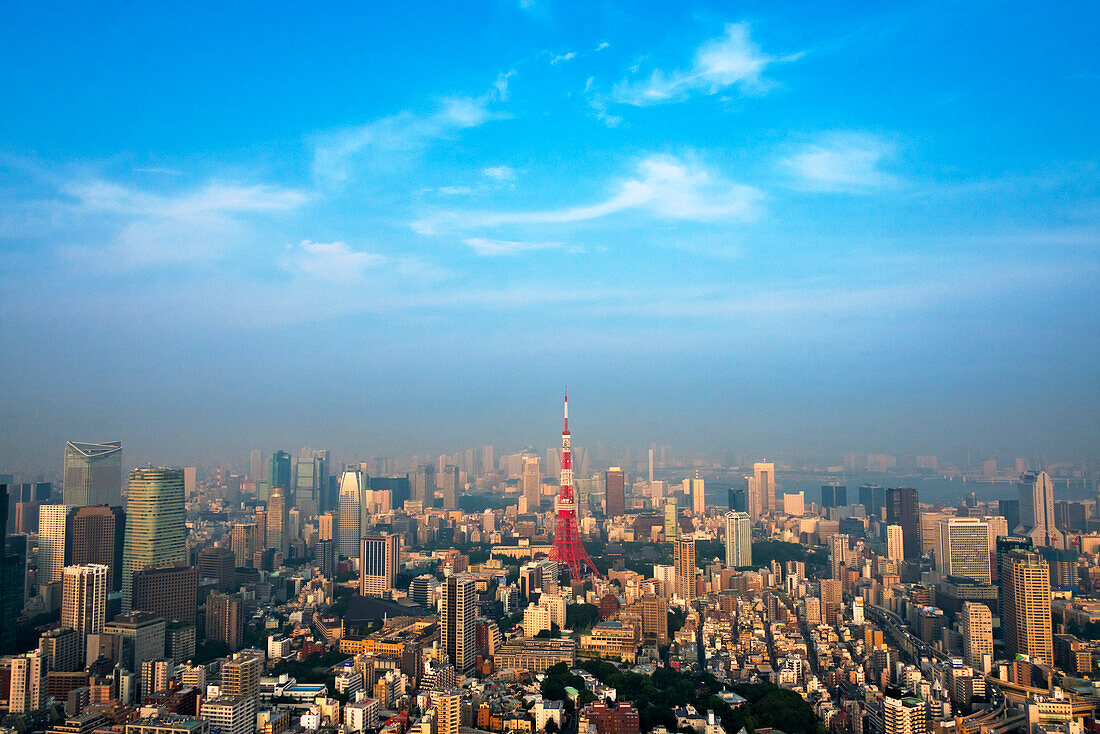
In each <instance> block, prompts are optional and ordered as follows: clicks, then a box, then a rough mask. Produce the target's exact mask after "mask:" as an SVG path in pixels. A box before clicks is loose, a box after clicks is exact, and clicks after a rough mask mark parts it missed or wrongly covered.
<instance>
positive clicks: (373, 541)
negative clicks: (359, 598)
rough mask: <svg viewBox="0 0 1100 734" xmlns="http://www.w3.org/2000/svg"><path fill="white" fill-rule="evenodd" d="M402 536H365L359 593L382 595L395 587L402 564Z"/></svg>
mask: <svg viewBox="0 0 1100 734" xmlns="http://www.w3.org/2000/svg"><path fill="white" fill-rule="evenodd" d="M399 541H400V536H399V535H396V534H392V533H381V534H374V535H368V536H366V537H364V538H363V539H362V540H361V541H360V543H361V550H360V554H359V593H360V594H362V595H363V596H382V595H383V594H385V592H386V591H387V590H388V589H392V588H393V582H394V581H395V580H396V578H397V571H398V569H399V568H400V566H401V557H400V545H399Z"/></svg>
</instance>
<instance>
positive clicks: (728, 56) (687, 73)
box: [612, 23, 801, 106]
mask: <svg viewBox="0 0 1100 734" xmlns="http://www.w3.org/2000/svg"><path fill="white" fill-rule="evenodd" d="M800 56H801V54H794V55H789V56H785V57H782V58H777V57H775V56H769V55H768V54H765V53H764V52H763V51H761V49H760V47H759V46H757V45H756V44H755V43H754V42H753V40H752V38H751V37H750V33H749V25H748V23H728V24H726V27H725V32H724V33H723V34H722V35H721V36H719V37H718V38H714V39H711V40H709V41H707V42H706V43H704V44H703V45H701V46H700V47H699V48H698V49H696V51H695V58H694V60H693V62H692V66H691V68H690V69H687V70H676V71H671V72H664V71H661V70H660V69H656V70H654V71H653V73H652V74H651V75H650V76H649V78H648V79H645V80H641V81H629V80H623V81H622V82H620V83H619V84H617V85H616V86H615V89H614V91H613V92H612V97H613V99H614V100H615V101H616V102H621V103H624V104H630V105H636V106H644V105H654V104H664V103H667V102H677V101H680V100H684V99H687V98H688V97H690V96H691V95H693V94H707V95H710V94H716V93H718V92H720V91H722V90H724V89H726V88H728V87H731V86H734V85H736V86H737V87H738V88H739V89H740V90H741V92H742V93H760V92H764V91H767V89H768V88H770V87H771V85H772V82H771V81H769V80H768V79H766V78H765V77H764V71H765V70H766V69H767V68H768V66H770V65H771V64H774V63H776V62H782V61H793V60H795V59H797V58H799V57H800Z"/></svg>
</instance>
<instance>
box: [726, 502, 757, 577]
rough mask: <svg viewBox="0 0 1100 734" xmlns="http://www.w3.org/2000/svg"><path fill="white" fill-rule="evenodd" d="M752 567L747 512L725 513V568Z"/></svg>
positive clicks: (750, 530)
mask: <svg viewBox="0 0 1100 734" xmlns="http://www.w3.org/2000/svg"><path fill="white" fill-rule="evenodd" d="M751 565H752V518H750V517H749V514H748V513H747V512H736V511H734V510H731V511H729V512H727V513H726V567H727V568H742V567H744V566H751Z"/></svg>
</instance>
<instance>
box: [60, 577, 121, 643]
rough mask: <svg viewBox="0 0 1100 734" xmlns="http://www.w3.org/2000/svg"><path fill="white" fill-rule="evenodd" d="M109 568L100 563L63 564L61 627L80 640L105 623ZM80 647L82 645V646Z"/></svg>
mask: <svg viewBox="0 0 1100 734" xmlns="http://www.w3.org/2000/svg"><path fill="white" fill-rule="evenodd" d="M109 585H110V582H109V576H108V568H107V566H103V565H100V564H88V565H84V566H66V567H65V571H64V579H63V582H62V586H61V627H62V628H63V629H71V630H76V631H77V632H79V633H80V639H81V641H82V642H83V640H84V639H85V638H86V636H87V635H88V634H89V633H94V632H102V631H103V626H104V625H105V624H106V623H107V589H108V587H109ZM82 647H83V645H82Z"/></svg>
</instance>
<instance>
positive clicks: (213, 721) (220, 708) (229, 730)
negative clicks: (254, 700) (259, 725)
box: [199, 696, 255, 734]
mask: <svg viewBox="0 0 1100 734" xmlns="http://www.w3.org/2000/svg"><path fill="white" fill-rule="evenodd" d="M254 708H255V706H254V705H250V703H249V699H247V698H242V697H241V696H218V697H217V698H211V699H209V700H206V701H203V702H202V705H201V706H200V707H199V718H200V719H202V720H203V721H206V722H209V723H210V727H211V728H212V729H216V730H218V731H220V732H221V734H253V729H251V728H250V727H251V725H252V722H251V719H250V717H251V716H254V715H255V711H254Z"/></svg>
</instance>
